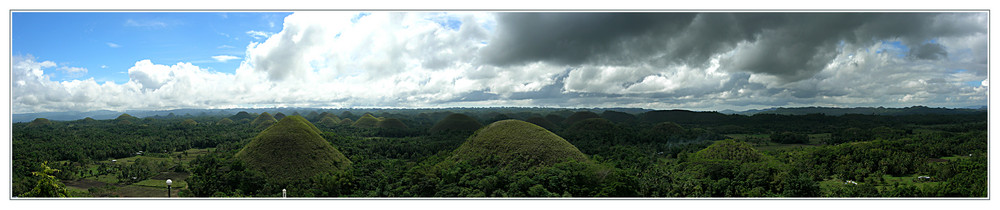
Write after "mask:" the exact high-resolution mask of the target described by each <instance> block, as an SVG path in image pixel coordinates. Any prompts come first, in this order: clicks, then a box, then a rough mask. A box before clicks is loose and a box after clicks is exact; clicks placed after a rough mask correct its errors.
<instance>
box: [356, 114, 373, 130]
mask: <svg viewBox="0 0 1000 210" xmlns="http://www.w3.org/2000/svg"><path fill="white" fill-rule="evenodd" d="M378 121H379V120H378V118H375V117H374V116H372V115H371V114H365V116H361V118H358V121H354V124H351V126H354V127H358V128H374V127H375V126H378V125H377V124H378Z"/></svg>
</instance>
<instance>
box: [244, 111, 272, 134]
mask: <svg viewBox="0 0 1000 210" xmlns="http://www.w3.org/2000/svg"><path fill="white" fill-rule="evenodd" d="M276 122H278V120H275V119H274V117H272V116H271V114H268V113H267V112H264V113H261V114H260V115H257V119H254V120H253V122H250V126H253V128H254V129H257V130H264V129H266V128H267V127H271V125H274V123H276Z"/></svg>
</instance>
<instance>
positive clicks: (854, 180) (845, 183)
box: [11, 107, 989, 198]
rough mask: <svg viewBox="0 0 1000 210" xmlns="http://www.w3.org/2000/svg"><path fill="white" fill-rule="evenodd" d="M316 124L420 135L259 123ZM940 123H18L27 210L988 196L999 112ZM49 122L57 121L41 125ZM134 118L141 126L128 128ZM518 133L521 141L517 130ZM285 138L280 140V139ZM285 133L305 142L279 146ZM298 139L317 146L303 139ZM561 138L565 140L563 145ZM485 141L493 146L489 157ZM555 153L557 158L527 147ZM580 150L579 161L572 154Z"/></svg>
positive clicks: (606, 116) (671, 114) (938, 119)
mask: <svg viewBox="0 0 1000 210" xmlns="http://www.w3.org/2000/svg"><path fill="white" fill-rule="evenodd" d="M239 111H247V112H246V113H245V114H240V113H236V112H239ZM311 111H316V112H317V113H318V114H317V115H316V116H317V117H319V116H324V117H323V119H327V118H328V117H331V116H330V115H324V114H322V113H368V114H371V113H377V114H378V116H382V117H384V119H382V120H380V121H381V122H382V124H383V126H384V125H385V123H386V122H391V121H393V120H392V119H398V120H399V122H400V123H402V124H403V125H406V126H407V127H409V128H408V129H387V128H379V127H378V126H379V123H378V122H376V124H375V125H376V127H375V128H358V127H353V126H350V124H351V123H353V121H352V120H350V119H351V118H341V121H348V122H349V123H348V124H338V125H336V126H319V127H317V126H314V125H313V123H310V122H309V121H306V119H304V118H303V117H301V116H300V117H294V118H296V119H297V120H293V121H294V122H299V123H295V124H297V125H296V126H290V128H292V129H281V128H277V127H278V125H275V126H272V127H271V128H270V129H267V130H265V131H264V132H261V131H260V130H255V128H254V127H252V126H250V124H251V121H252V120H253V119H255V118H257V117H259V116H257V115H253V114H250V113H263V112H268V113H278V112H284V113H295V112H301V113H310V112H311ZM583 111H588V112H593V113H602V114H601V118H589V119H585V120H582V121H580V122H577V123H575V124H573V125H560V124H562V121H563V120H565V118H566V117H568V116H570V115H573V114H574V113H577V112H583ZM930 111H934V112H930ZM938 111H940V110H928V112H927V113H922V114H910V115H907V114H900V115H896V114H893V115H872V114H843V115H826V114H802V115H781V114H766V113H764V114H756V115H736V114H728V115H726V114H720V113H715V112H694V111H686V110H664V111H650V110H629V109H562V108H509V107H502V108H447V109H319V110H317V109H295V108H287V109H286V108H280V109H267V110H263V109H247V110H225V111H219V110H188V111H164V112H162V113H174V112H177V113H175V114H174V115H166V116H165V117H164V116H163V115H157V116H147V115H141V116H144V117H143V118H135V117H132V116H131V114H133V113H129V114H130V115H128V116H124V117H121V118H122V119H115V118H114V116H119V115H120V114H121V113H116V114H114V115H111V116H109V117H105V118H103V119H104V120H94V119H89V120H88V119H82V120H69V121H64V120H52V119H53V118H47V119H49V122H48V123H47V125H45V126H33V125H32V123H31V120H24V121H23V122H16V123H13V124H12V125H11V131H12V132H11V133H12V148H11V150H12V157H11V158H12V164H11V176H12V183H11V192H12V195H17V196H19V197H49V196H67V197H164V196H165V193H164V192H165V191H166V189H164V188H163V185H162V183H163V181H165V180H166V179H168V178H169V179H172V180H174V183H175V184H174V189H173V190H172V191H171V192H170V193H171V195H172V196H179V197H280V196H282V193H281V192H282V189H286V190H287V194H288V196H289V197H889V198H897V197H973V198H985V197H986V196H987V192H988V181H989V180H988V176H987V175H988V159H989V151H988V148H987V145H988V132H987V127H988V122H987V114H986V112H985V111H978V112H969V111H968V110H964V111H956V112H947V111H944V112H938ZM199 112H202V113H205V114H198V113H199ZM617 112H622V113H625V114H629V115H633V116H635V120H629V119H630V118H629V117H628V115H624V114H622V113H617ZM191 113H195V114H191ZM234 113H236V114H237V115H246V116H249V117H251V118H249V119H246V118H244V119H241V120H240V121H241V122H233V123H222V122H225V121H234V120H231V119H232V118H233V117H234V116H236V115H233V114H234ZM456 113H461V115H464V118H465V120H464V122H468V123H464V124H458V125H474V126H468V127H467V128H466V129H465V130H464V132H431V130H433V129H432V128H434V127H436V126H438V125H439V124H444V121H445V119H446V118H449V117H450V116H451V115H453V114H456ZM136 116H140V115H139V114H136ZM342 116H344V115H342ZM498 116H499V117H498ZM542 116H545V117H542ZM540 117H542V118H545V119H546V120H549V117H552V119H561V120H557V121H552V120H550V122H552V123H553V124H557V125H558V126H560V127H562V128H559V129H553V130H547V129H542V128H540V127H541V126H537V124H533V123H528V122H521V121H516V120H521V119H525V120H526V121H527V119H533V120H532V121H535V120H538V118H540ZM35 118H41V117H34V118H30V119H35ZM227 118H228V119H230V120H226V119H227ZM286 118H288V117H286ZM500 118H513V119H516V120H501V121H498V122H496V123H495V124H496V125H500V124H504V123H507V122H508V121H514V122H517V123H514V124H512V125H513V126H499V127H494V125H493V124H491V126H485V127H482V126H481V124H479V125H477V123H481V122H488V121H491V120H494V119H500ZM289 119H290V118H289ZM289 119H282V121H285V120H289ZM323 119H320V121H319V122H323V121H324V120H323ZM353 119H358V118H356V116H355V118H353ZM376 119H378V118H376ZM188 120H191V121H193V122H195V123H185V121H188ZM126 121H127V122H129V123H130V124H121V123H122V122H126ZM191 121H188V122H191ZM456 121H461V120H456ZM280 122H281V121H279V123H278V124H281V123H280ZM319 122H316V123H318V124H316V125H321V123H319ZM453 122H454V121H453ZM183 124H188V125H183ZM542 124H544V123H542ZM480 127H482V128H481V129H480ZM505 127H506V128H512V129H501V128H505ZM272 129H273V130H274V133H271V132H268V130H272ZM279 130H285V131H290V130H296V131H298V132H291V133H294V134H288V133H285V134H282V135H276V134H275V133H282V132H279ZM477 130H478V132H476V131H477ZM501 130H506V131H503V132H501ZM302 131H305V132H302ZM542 131H544V132H542ZM546 132H549V133H546ZM550 134H551V135H550ZM504 135H509V136H508V137H504ZM553 135H555V137H553ZM265 136H271V137H280V138H271V139H272V140H273V139H281V138H285V139H286V140H288V142H286V143H296V142H298V143H296V144H298V145H300V146H301V145H305V148H306V149H294V148H293V149H273V148H272V146H262V145H263V144H261V141H258V140H262V139H265V138H264V137H265ZM294 136H303V137H306V138H298V137H295V139H296V140H291V139H289V138H292V137H294ZM525 136H538V137H539V138H524V137H525ZM542 136H545V138H541V137H542ZM557 137H558V138H562V139H565V141H556V140H553V139H558V138H557ZM300 139H311V140H312V141H311V142H312V143H310V144H302V143H305V142H299V140H300ZM473 139H476V140H483V141H482V142H479V143H475V144H473V143H472V142H473V141H472V140H473ZM486 139H492V140H496V141H485V140H486ZM538 139H547V140H548V141H538ZM255 141H256V142H255ZM484 142H492V143H484ZM511 142H520V143H516V144H515V143H511ZM541 142H548V143H545V144H547V145H556V146H537V145H536V146H533V147H525V148H520V147H516V145H531V144H536V143H541ZM563 142H568V144H569V146H565V145H567V144H566V143H563ZM251 144H253V145H256V147H257V153H268V154H264V155H253V156H259V157H270V158H269V159H270V160H273V162H270V163H267V164H260V163H262V162H256V163H252V162H250V161H246V158H247V157H250V156H248V155H246V154H240V155H238V154H239V153H241V152H243V153H245V152H247V151H248V149H245V148H249V147H250V145H251ZM491 144H492V146H490V145H491ZM308 145H313V146H308ZM473 145H478V146H473ZM557 145H563V146H557ZM324 147H332V148H335V150H328V149H322V148H324ZM572 147H575V148H576V149H577V150H578V152H565V151H567V150H571V149H566V148H572ZM266 148H272V149H266ZM481 148H493V149H481ZM544 148H548V149H544ZM559 148H562V149H559ZM309 149H312V150H314V151H321V152H294V153H300V154H308V155H309V156H308V157H296V158H293V157H291V154H293V153H291V152H292V151H309ZM543 149H544V150H543ZM268 151H270V152H268ZM322 151H339V152H341V153H342V156H336V155H333V156H335V157H340V158H332V159H334V160H336V159H340V160H343V161H341V162H340V163H344V164H349V166H346V167H340V166H329V164H320V165H323V166H316V167H309V166H300V165H295V164H305V163H299V162H295V161H290V160H291V159H308V160H310V161H306V162H310V163H309V164H313V163H311V162H336V161H312V160H323V158H315V157H313V156H315V155H319V154H324V153H328V152H322ZM551 151H563V152H551ZM552 154H559V155H552ZM543 155H549V156H554V157H557V158H545V157H543ZM560 156H561V157H563V158H558V157H560ZM581 156H582V158H572V157H581ZM281 159H286V160H281ZM543 160H544V161H543ZM334 165H335V164H334ZM265 166H266V167H289V168H290V170H293V171H294V170H300V171H297V172H292V173H298V174H299V175H300V176H298V177H294V178H280V177H289V176H286V175H274V174H272V173H273V172H271V171H275V170H278V171H283V170H286V169H275V170H272V169H267V170H265V169H263V168H262V167H265ZM324 167H325V168H326V169H321V170H316V171H312V170H313V169H316V168H324ZM268 170H271V171H268ZM33 172H36V173H33ZM39 173H41V174H45V175H48V176H41V175H38V174H39ZM276 177H279V178H276ZM40 183H41V184H40ZM35 189H38V190H35Z"/></svg>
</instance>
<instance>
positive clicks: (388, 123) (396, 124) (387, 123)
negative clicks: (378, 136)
mask: <svg viewBox="0 0 1000 210" xmlns="http://www.w3.org/2000/svg"><path fill="white" fill-rule="evenodd" d="M376 126H378V128H382V129H407V128H409V127H407V126H406V124H403V121H400V120H399V119H396V118H386V119H385V120H381V121H378V123H376Z"/></svg>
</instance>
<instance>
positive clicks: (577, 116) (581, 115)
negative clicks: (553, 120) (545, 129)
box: [563, 111, 601, 126]
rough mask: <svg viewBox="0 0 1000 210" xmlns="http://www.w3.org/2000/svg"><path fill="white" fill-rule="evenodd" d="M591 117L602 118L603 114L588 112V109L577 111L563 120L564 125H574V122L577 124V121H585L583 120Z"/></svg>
mask: <svg viewBox="0 0 1000 210" xmlns="http://www.w3.org/2000/svg"><path fill="white" fill-rule="evenodd" d="M590 118H601V116H600V115H597V113H593V112H588V111H582V112H577V113H573V115H570V116H569V117H567V118H566V120H563V125H566V126H572V125H573V124H575V123H577V122H580V121H583V120H586V119H590Z"/></svg>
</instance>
